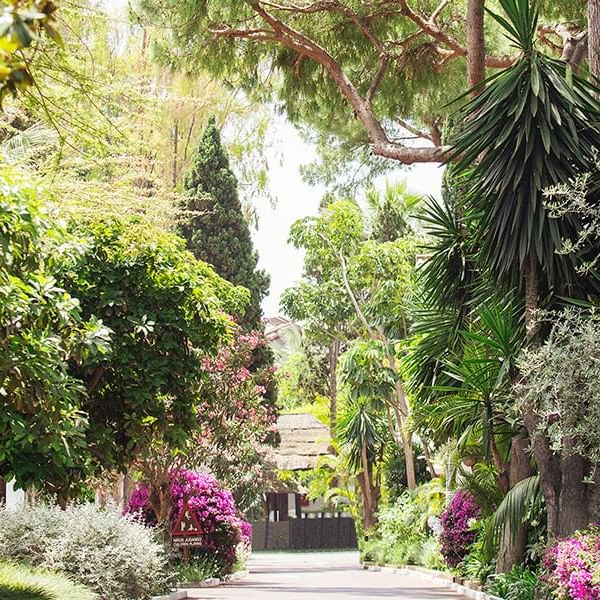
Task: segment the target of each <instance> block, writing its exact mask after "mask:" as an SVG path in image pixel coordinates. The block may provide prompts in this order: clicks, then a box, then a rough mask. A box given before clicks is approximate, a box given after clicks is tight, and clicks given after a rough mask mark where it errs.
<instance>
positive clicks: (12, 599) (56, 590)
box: [0, 562, 99, 600]
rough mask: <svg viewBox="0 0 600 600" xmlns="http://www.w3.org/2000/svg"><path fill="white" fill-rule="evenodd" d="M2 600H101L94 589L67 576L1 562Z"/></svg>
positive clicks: (0, 586) (0, 587)
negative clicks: (74, 581) (76, 582)
mask: <svg viewBox="0 0 600 600" xmlns="http://www.w3.org/2000/svg"><path fill="white" fill-rule="evenodd" d="M0 598H2V600H65V599H67V598H68V599H69V600H98V599H99V596H97V595H96V594H95V593H94V592H92V591H91V590H90V589H87V588H86V587H84V586H83V585H79V584H75V583H73V582H72V581H71V580H70V579H68V578H67V577H65V576H64V575H59V574H57V573H53V572H51V571H47V570H45V569H34V568H31V567H26V566H23V565H17V564H15V563H10V562H0Z"/></svg>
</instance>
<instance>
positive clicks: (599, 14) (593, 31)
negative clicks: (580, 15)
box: [588, 0, 600, 83]
mask: <svg viewBox="0 0 600 600" xmlns="http://www.w3.org/2000/svg"><path fill="white" fill-rule="evenodd" d="M588 55H589V61H590V74H591V75H592V77H593V78H596V79H597V80H598V81H597V82H596V83H600V0H588Z"/></svg>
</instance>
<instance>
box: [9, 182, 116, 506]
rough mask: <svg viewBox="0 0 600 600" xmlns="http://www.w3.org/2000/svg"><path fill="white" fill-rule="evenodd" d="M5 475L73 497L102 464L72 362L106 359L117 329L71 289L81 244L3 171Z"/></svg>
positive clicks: (45, 203) (47, 205)
mask: <svg viewBox="0 0 600 600" xmlns="http://www.w3.org/2000/svg"><path fill="white" fill-rule="evenodd" d="M0 232H1V237H2V243H1V246H2V255H1V259H0V323H1V324H2V325H1V326H0V397H1V402H0V476H1V477H3V478H4V479H11V478H14V479H15V481H16V484H17V486H19V487H21V488H26V487H28V486H35V487H41V486H44V487H45V489H46V490H47V491H49V492H51V493H54V494H56V495H57V496H58V497H59V498H62V499H64V497H65V495H66V494H67V493H68V490H69V488H70V487H71V486H72V484H73V483H74V482H80V481H82V480H84V479H85V477H87V476H88V475H89V473H90V472H91V470H92V465H91V463H90V460H89V454H88V441H87V438H86V435H87V431H88V427H89V422H88V415H87V414H86V413H85V412H84V411H83V410H82V406H81V398H82V396H83V395H84V393H85V389H84V387H83V383H82V381H81V380H79V379H78V378H77V377H75V376H74V375H73V373H72V372H71V369H70V368H69V365H70V364H74V363H75V364H86V363H87V362H88V361H89V360H102V359H103V357H104V356H105V355H106V353H107V352H109V349H110V335H111V331H110V329H109V328H107V327H106V326H105V325H103V323H102V321H100V320H99V319H98V318H97V317H96V316H93V315H89V314H88V315H85V314H84V313H83V311H82V308H81V306H80V303H79V301H78V299H77V298H76V297H74V296H72V295H71V294H69V293H68V292H67V291H66V290H65V289H64V287H63V286H62V285H61V283H60V280H61V279H62V276H63V274H64V271H65V270H67V269H68V268H69V265H70V263H71V262H72V261H74V260H75V261H77V260H79V258H80V255H81V253H82V251H83V249H82V247H81V245H80V244H79V243H78V241H77V240H75V239H74V238H73V237H72V236H69V235H68V233H67V232H66V231H65V229H64V228H63V227H62V226H61V225H60V221H59V219H58V218H57V212H56V208H55V207H54V206H53V204H52V203H51V202H50V201H49V200H48V198H47V197H46V196H45V195H44V194H43V193H42V191H41V190H40V189H38V188H35V187H33V186H29V185H24V184H23V183H22V182H21V181H19V179H18V178H14V176H13V175H11V174H10V173H7V172H6V171H4V172H2V174H1V176H0Z"/></svg>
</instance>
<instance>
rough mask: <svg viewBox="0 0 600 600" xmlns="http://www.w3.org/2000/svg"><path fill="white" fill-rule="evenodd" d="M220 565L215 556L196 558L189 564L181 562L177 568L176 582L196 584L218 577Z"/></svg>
mask: <svg viewBox="0 0 600 600" xmlns="http://www.w3.org/2000/svg"><path fill="white" fill-rule="evenodd" d="M220 574H221V565H220V563H219V560H218V558H217V557H216V556H214V555H213V556H209V555H203V556H196V557H194V558H193V559H191V560H190V561H189V562H187V563H186V562H182V563H181V564H180V565H179V566H178V567H177V581H182V582H183V581H185V582H197V581H205V580H206V579H210V578H211V577H219V575H220Z"/></svg>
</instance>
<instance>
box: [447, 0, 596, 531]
mask: <svg viewBox="0 0 600 600" xmlns="http://www.w3.org/2000/svg"><path fill="white" fill-rule="evenodd" d="M499 3H500V4H501V6H502V8H503V9H504V13H505V16H500V15H495V14H492V17H493V18H494V19H495V20H496V21H498V22H499V23H500V24H501V25H502V26H503V27H504V29H505V32H506V35H507V36H508V38H509V39H510V40H511V42H512V44H513V45H515V46H516V47H517V48H519V49H520V51H521V55H520V58H519V59H518V60H517V61H516V62H515V63H514V64H513V66H511V67H510V68H508V69H506V70H504V71H501V72H500V73H498V74H496V75H494V76H492V77H491V78H489V79H488V80H487V82H486V87H485V89H484V90H483V91H482V92H481V94H480V95H478V96H477V97H476V98H474V99H472V100H470V101H468V102H467V103H466V104H465V106H464V107H463V108H462V109H461V110H460V111H459V112H458V115H457V117H458V119H459V120H460V127H459V128H458V133H457V134H456V135H455V137H454V139H453V140H452V141H453V148H452V151H451V152H450V154H449V157H448V160H449V161H453V163H454V168H455V170H456V172H457V173H459V174H465V175H467V181H468V185H467V187H466V189H465V198H466V201H465V203H466V206H467V208H468V210H469V211H470V212H471V213H472V214H476V215H479V216H478V220H477V225H476V231H477V238H478V239H479V240H480V250H479V262H480V264H481V265H482V268H483V269H484V270H486V271H488V272H489V273H490V275H491V277H492V279H493V280H494V281H496V282H497V283H498V284H499V285H501V286H503V287H504V289H505V290H510V289H513V288H514V289H516V290H517V292H518V295H519V298H520V299H521V301H522V303H523V306H524V318H525V323H526V328H527V336H528V342H529V343H536V342H537V341H539V339H540V336H541V335H542V334H543V332H542V331H540V329H539V327H538V325H537V321H536V310H537V308H538V306H539V305H540V301H541V300H542V299H543V300H544V301H545V302H546V303H551V302H552V300H553V299H554V298H556V297H558V296H571V297H574V296H575V297H584V296H585V295H586V294H588V293H589V292H590V291H593V290H594V289H595V290H597V281H594V280H593V279H592V278H587V279H586V278H584V277H582V276H581V275H580V274H578V272H577V269H576V266H577V258H578V257H576V256H574V255H565V254H562V253H559V252H558V251H559V249H560V248H561V245H562V242H563V240H564V239H568V240H573V241H575V240H576V239H577V236H578V234H579V233H580V232H581V231H582V229H583V228H584V227H585V223H583V222H582V221H581V220H580V219H579V218H578V217H577V216H576V215H572V214H571V215H565V216H564V217H562V218H559V219H552V218H550V216H549V214H548V211H547V210H546V208H545V205H544V196H543V194H544V190H545V189H547V188H549V187H551V186H553V185H556V184H559V183H563V182H568V181H570V180H572V179H573V178H575V177H576V176H577V175H579V174H581V173H585V172H587V171H590V170H592V168H593V164H594V158H595V151H596V148H597V147H598V145H599V144H600V128H599V123H600V105H599V104H598V102H597V101H596V99H595V98H594V95H593V94H594V92H595V91H597V89H596V88H594V87H593V86H592V85H591V84H590V83H589V82H587V81H585V80H584V79H582V78H581V77H579V76H577V75H576V74H574V73H573V72H572V70H571V68H570V67H569V65H567V64H566V63H565V62H563V61H560V60H555V59H552V58H549V57H547V56H544V55H543V54H541V53H540V52H539V51H538V49H537V48H536V45H535V41H536V32H537V25H538V11H537V7H536V4H535V2H532V3H530V2H529V1H528V0H499ZM596 250H597V249H596ZM523 419H524V421H525V424H526V426H527V429H528V430H529V434H530V436H531V437H532V439H534V451H535V457H536V460H537V464H538V467H539V469H540V475H541V488H542V490H543V493H544V496H545V499H546V503H547V508H548V527H549V530H550V532H551V533H554V534H558V535H562V534H568V533H570V532H571V531H572V530H573V529H574V528H578V527H581V526H586V525H587V524H588V515H589V509H590V507H589V506H588V505H587V504H586V502H587V500H586V498H587V497H588V494H587V491H586V489H585V485H586V484H584V483H583V482H582V481H581V478H579V479H580V480H578V481H574V480H573V477H571V475H572V472H573V464H572V463H573V461H572V460H570V461H565V460H563V459H561V457H557V456H555V455H554V454H553V453H552V452H551V450H550V448H549V445H548V442H547V440H546V439H545V438H544V436H541V435H537V433H538V432H537V419H536V416H535V413H534V411H533V410H532V409H531V407H524V410H523ZM574 488H576V490H575V489H574ZM574 491H575V493H573V492H574Z"/></svg>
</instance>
